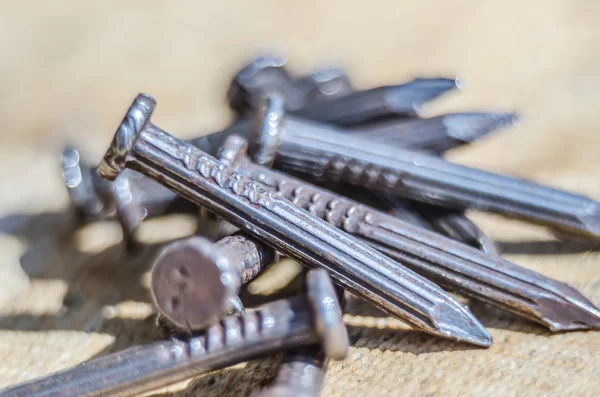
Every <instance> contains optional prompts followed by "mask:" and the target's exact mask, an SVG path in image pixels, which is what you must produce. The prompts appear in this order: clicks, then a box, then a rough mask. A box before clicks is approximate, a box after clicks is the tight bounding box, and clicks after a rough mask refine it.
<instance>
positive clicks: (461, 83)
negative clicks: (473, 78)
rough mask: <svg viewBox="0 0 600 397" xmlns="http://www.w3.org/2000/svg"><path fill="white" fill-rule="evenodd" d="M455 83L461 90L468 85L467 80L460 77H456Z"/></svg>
mask: <svg viewBox="0 0 600 397" xmlns="http://www.w3.org/2000/svg"><path fill="white" fill-rule="evenodd" d="M453 82H454V86H455V87H456V88H457V89H459V90H464V89H465V88H466V87H467V85H468V81H467V79H465V78H461V77H460V76H456V77H455V78H454V81H453Z"/></svg>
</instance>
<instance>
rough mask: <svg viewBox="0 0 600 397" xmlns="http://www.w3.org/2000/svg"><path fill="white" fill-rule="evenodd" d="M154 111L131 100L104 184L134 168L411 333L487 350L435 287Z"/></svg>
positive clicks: (483, 338)
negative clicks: (182, 136)
mask: <svg viewBox="0 0 600 397" xmlns="http://www.w3.org/2000/svg"><path fill="white" fill-rule="evenodd" d="M154 105H155V102H154V100H153V99H152V98H151V97H149V96H146V95H139V96H138V97H137V98H136V100H135V101H134V103H133V105H132V106H131V107H130V109H129V111H128V112H127V115H126V116H125V118H124V120H123V122H122V123H121V125H120V127H119V129H118V130H117V133H116V134H115V137H114V139H113V142H112V144H111V145H110V147H109V149H108V151H107V153H106V155H105V157H104V159H103V161H102V163H101V164H100V166H99V167H98V171H99V173H100V174H101V175H102V176H103V177H105V178H107V179H115V178H116V177H118V175H119V174H120V172H122V171H123V170H124V169H125V168H132V169H134V170H136V171H138V172H140V173H142V174H144V175H146V176H148V177H151V178H154V179H156V180H159V181H160V182H161V183H163V184H164V185H165V186H166V187H168V188H169V189H172V190H173V191H175V192H177V193H179V194H181V195H183V196H184V197H186V198H187V199H188V200H191V201H193V202H195V203H196V204H198V205H200V206H205V207H206V208H207V209H209V210H211V211H213V212H215V213H216V214H217V215H220V216H222V217H224V218H225V219H226V220H227V221H228V222H230V223H232V224H233V225H235V226H237V227H239V228H240V229H241V230H243V231H245V232H246V233H248V235H250V236H252V237H255V238H258V239H260V240H261V241H263V242H264V243H266V244H268V245H269V246H271V247H273V248H274V249H276V250H277V251H279V252H281V253H282V254H284V255H287V256H289V257H291V258H293V259H295V260H297V261H299V262H301V263H303V264H305V265H306V266H309V267H322V268H325V269H327V270H329V271H330V273H331V275H332V278H333V279H334V281H335V282H336V283H337V284H338V285H340V286H341V287H343V288H345V289H347V290H348V291H350V292H352V293H354V294H355V295H358V296H360V297H363V298H364V299H366V300H369V301H370V302H372V303H374V304H375V305H377V306H379V307H380V308H382V309H383V310H386V311H387V312H389V313H390V314H391V315H393V316H396V317H398V318H399V319H401V320H404V321H405V322H407V323H408V324H410V325H412V326H414V327H415V328H416V329H421V330H424V331H425V332H429V333H431V334H434V335H439V336H442V337H446V338H450V339H455V340H462V341H466V342H470V343H473V344H477V345H483V346H487V345H489V344H490V343H491V339H490V336H489V334H488V333H487V332H486V331H485V329H484V328H483V327H482V326H481V324H479V322H478V321H477V320H476V319H475V317H474V316H473V315H472V314H471V313H470V312H469V311H468V310H467V309H466V308H465V307H464V306H463V305H461V304H460V303H458V302H457V301H456V300H455V299H454V298H452V297H451V296H450V295H448V294H447V293H446V292H444V291H443V290H442V289H441V288H439V287H438V286H436V285H435V284H433V283H430V282H429V281H427V280H426V279H424V278H422V277H421V276H418V275H417V274H416V273H413V272H412V271H410V270H408V269H406V268H404V267H403V266H401V265H399V264H398V263H396V262H395V261H393V260H390V259H389V258H388V257H386V256H385V255H382V254H380V253H379V252H377V251H376V250H373V249H372V248H370V247H369V246H368V245H366V244H365V243H362V242H360V241H358V240H356V239H354V238H352V237H350V236H349V235H348V234H347V233H344V232H342V231H340V230H338V229H337V228H335V227H333V226H331V225H329V224H328V223H326V222H324V221H322V220H319V219H317V218H316V217H314V216H313V215H311V214H309V213H308V212H306V211H303V210H300V209H298V208H297V207H295V206H294V205H293V204H292V203H290V202H288V201H287V200H285V199H283V198H280V197H277V195H275V194H273V193H272V192H269V191H268V190H266V189H265V188H263V187H262V186H261V184H260V183H257V182H254V181H251V180H249V179H248V178H246V177H244V176H243V175H241V174H239V173H237V172H233V171H231V170H229V169H228V168H227V167H226V166H224V165H223V164H221V163H220V162H218V161H217V160H216V159H215V158H213V157H211V156H209V155H207V154H206V153H204V152H202V151H200V150H199V149H197V148H195V147H194V146H192V145H190V144H189V143H186V142H183V141H181V140H178V139H177V138H175V137H173V136H171V135H169V134H168V133H166V132H164V131H162V130H160V129H159V128H158V127H156V126H154V125H153V124H152V123H150V122H149V118H150V115H151V113H152V110H153V108H154Z"/></svg>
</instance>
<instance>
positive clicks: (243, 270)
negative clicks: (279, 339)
mask: <svg viewBox="0 0 600 397" xmlns="http://www.w3.org/2000/svg"><path fill="white" fill-rule="evenodd" d="M276 257H277V255H276V253H275V251H274V250H273V249H271V248H270V247H268V246H266V245H264V244H262V243H261V242H259V241H257V240H254V239H251V238H248V237H246V236H245V235H243V234H241V233H238V234H236V235H233V236H229V237H225V238H223V239H221V240H219V241H217V242H216V243H212V242H210V241H209V240H207V239H205V238H202V237H199V236H193V237H188V238H186V239H182V240H177V241H173V242H171V243H169V244H167V245H165V246H164V247H163V248H162V249H161V251H160V253H159V254H158V255H157V258H156V260H155V261H154V265H153V267H152V283H151V291H152V297H153V299H154V303H155V305H156V307H157V308H158V310H159V312H160V313H161V314H162V315H163V316H164V317H166V318H167V319H168V320H169V321H170V322H171V323H173V324H174V325H175V326H177V327H179V328H181V329H185V330H198V329H202V328H204V327H205V326H207V325H209V324H212V323H214V322H216V321H217V320H218V319H219V318H220V317H222V316H223V315H224V314H226V313H227V312H229V311H231V310H232V309H234V308H233V307H232V303H235V302H234V301H232V299H235V297H237V293H238V291H239V287H240V286H241V285H242V284H245V283H247V282H248V281H250V280H252V279H254V278H255V277H256V276H257V275H258V274H259V273H260V272H261V271H262V270H263V269H265V268H266V267H267V266H268V265H270V264H271V263H273V262H274V261H275V259H276Z"/></svg>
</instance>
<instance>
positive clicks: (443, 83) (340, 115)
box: [295, 78, 458, 126]
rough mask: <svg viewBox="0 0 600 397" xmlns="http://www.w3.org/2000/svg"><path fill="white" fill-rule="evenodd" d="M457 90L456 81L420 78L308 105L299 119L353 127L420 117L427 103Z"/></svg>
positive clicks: (298, 112)
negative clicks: (398, 117)
mask: <svg viewBox="0 0 600 397" xmlns="http://www.w3.org/2000/svg"><path fill="white" fill-rule="evenodd" d="M457 87H458V83H457V80H456V79H446V78H418V79H414V80H412V81H410V82H408V83H406V84H400V85H395V86H386V87H378V88H373V89H370V90H366V91H356V92H354V93H352V94H349V95H345V96H342V97H340V98H337V99H332V100H331V101H326V102H318V103H312V104H306V105H305V106H304V107H303V108H301V109H298V110H297V111H296V112H295V113H296V115H298V116H300V117H305V118H307V119H311V120H315V121H320V122H323V123H330V124H336V125H342V126H347V125H352V124H357V123H362V122H365V121H369V120H376V119H379V118H384V117H390V116H410V117H413V116H417V115H418V111H419V109H420V108H421V106H422V105H424V104H425V103H427V102H429V101H431V100H433V99H435V98H437V97H439V96H440V95H442V94H444V93H446V92H448V91H450V90H453V89H455V88H457Z"/></svg>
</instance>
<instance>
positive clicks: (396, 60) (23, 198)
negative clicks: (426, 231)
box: [0, 0, 600, 397]
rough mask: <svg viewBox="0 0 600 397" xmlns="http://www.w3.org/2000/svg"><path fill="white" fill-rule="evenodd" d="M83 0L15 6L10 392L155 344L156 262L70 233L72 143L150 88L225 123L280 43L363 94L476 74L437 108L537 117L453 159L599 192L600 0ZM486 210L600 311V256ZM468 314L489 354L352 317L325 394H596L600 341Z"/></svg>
mask: <svg viewBox="0 0 600 397" xmlns="http://www.w3.org/2000/svg"><path fill="white" fill-rule="evenodd" d="M27 3H30V4H27ZM80 3H81V4H80ZM80 3H77V4H74V3H72V2H67V1H64V0H61V1H55V2H53V3H52V5H48V6H45V5H40V4H38V3H37V2H35V6H34V3H33V2H19V3H17V2H13V3H12V4H6V5H4V7H3V12H2V15H0V24H1V26H3V32H4V33H3V35H2V36H1V37H2V39H0V51H1V53H2V54H3V62H2V64H3V68H2V73H0V87H2V90H0V117H1V118H2V120H3V127H4V128H3V131H2V134H0V142H1V145H0V164H1V165H2V167H1V168H0V181H1V183H2V186H3V189H2V195H1V197H0V250H1V252H2V257H1V258H0V280H2V287H1V288H0V313H1V315H2V318H0V386H6V385H9V384H13V383H16V382H18V381H23V380H26V379H31V378H33V377H36V376H40V375H43V374H46V373H49V372H51V371H54V370H58V369H61V368H65V367H68V366H70V365H73V364H76V363H78V362H80V361H82V360H86V359H88V358H90V357H93V356H96V355H99V354H103V353H105V352H107V351H115V350H118V349H122V348H124V347H126V346H130V345H132V344H134V343H138V342H142V341H147V340H150V339H152V338H154V337H156V335H155V331H154V330H153V326H152V323H151V321H150V320H147V319H146V318H147V317H148V315H149V314H150V312H151V307H150V304H149V302H150V300H149V295H148V291H147V285H148V279H147V276H142V277H140V273H143V270H144V269H145V268H147V260H145V258H144V257H142V258H140V260H138V261H137V263H128V261H127V260H126V259H124V256H123V253H122V251H121V249H120V247H119V246H118V245H117V243H118V241H119V233H120V231H119V228H118V226H117V225H115V224H110V223H108V224H95V225H91V226H89V227H86V228H85V229H82V230H79V231H78V232H77V233H75V234H71V233H69V230H70V228H69V224H68V219H67V218H66V217H65V216H64V214H63V211H64V209H65V208H66V204H67V195H66V193H65V191H64V190H63V188H62V186H61V182H60V176H59V173H58V169H59V161H58V158H57V156H58V149H59V147H60V146H61V145H62V143H63V142H64V141H66V140H69V141H70V142H74V143H76V144H78V145H79V146H81V147H82V149H84V151H86V152H87V153H89V155H90V157H91V158H94V159H95V158H98V157H99V156H100V155H101V154H102V153H103V151H104V150H105V149H106V147H107V145H108V142H109V140H110V138H111V137H112V134H113V133H114V129H115V128H116V126H117V125H118V123H119V122H120V119H121V117H122V115H123V112H124V110H125V109H126V108H127V107H128V106H129V104H130V102H131V100H132V99H133V97H134V96H135V95H136V94H137V93H138V92H139V91H142V90H143V91H146V92H148V93H150V94H152V95H154V96H155V97H156V98H157V99H158V101H159V102H160V108H159V111H157V112H156V114H155V115H154V116H153V120H154V121H155V122H156V123H157V124H158V125H161V126H164V128H166V129H168V130H169V131H171V132H173V133H174V134H176V135H178V136H179V137H191V136H193V135H194V134H195V133H196V132H197V131H199V130H201V131H207V132H208V131H211V130H214V129H218V128H221V127H223V126H224V124H225V123H226V122H227V121H228V119H229V117H230V116H231V115H230V113H229V112H228V110H227V108H226V106H225V99H224V98H225V90H226V87H227V84H228V79H229V77H230V75H231V74H232V73H233V72H234V71H235V70H236V69H237V68H238V67H239V66H240V65H241V64H242V63H243V62H244V60H246V59H247V58H248V57H250V56H251V55H252V54H254V53H255V52H256V50H260V49H263V48H267V46H268V45H269V44H271V43H275V44H277V45H278V46H280V48H283V49H285V50H286V51H287V52H288V55H289V57H290V61H291V65H290V66H291V68H292V69H293V70H294V71H296V72H298V73H302V72H306V71H308V70H309V68H310V67H311V66H312V65H313V64H314V63H325V62H327V61H331V60H332V61H334V62H337V63H338V64H339V65H342V66H345V65H348V69H349V72H350V73H351V75H352V78H353V79H354V80H356V82H357V85H359V86H361V87H370V86H374V85H377V84H390V83H393V82H396V81H402V80H407V79H409V78H411V77H414V76H415V75H421V74H423V75H438V74H450V75H454V74H459V75H461V76H464V77H466V78H467V81H468V83H469V84H468V87H467V89H465V90H464V91H463V92H460V93H458V94H454V95H450V96H447V97H445V98H443V99H441V100H439V101H436V102H435V103H433V104H432V105H431V106H429V107H428V108H427V109H426V113H427V114H428V115H435V114H437V113H439V112H440V111H442V110H447V111H464V110H480V109H487V108H490V109H496V110H514V109H517V110H519V111H520V112H521V114H522V116H523V121H522V123H521V125H520V126H519V127H517V128H513V129H510V130H507V131H505V132H502V133H500V134H497V135H493V136H491V137H490V138H488V139H486V140H485V141H483V142H481V143H478V144H477V145H476V146H473V147H471V148H466V149H464V150H460V151H457V152H455V153H453V154H452V155H451V157H452V158H453V159H454V160H457V161H460V162H462V163H465V164H470V165H477V166H481V167H483V168H485V169H487V170H492V171H496V172H505V173H509V174H512V175H518V176H521V177H527V178H530V179H533V180H535V181H538V182H543V183H547V184H550V185H553V186H556V187H561V188H565V189H569V190H572V191H574V192H579V193H584V194H587V195H589V196H590V197H593V198H595V199H597V200H598V199H600V178H598V172H599V171H600V156H598V152H597V151H598V147H600V135H599V134H598V130H599V129H600V117H599V116H598V109H600V99H599V96H598V94H597V93H598V92H599V91H600V55H598V54H597V52H596V51H594V50H593V49H594V48H597V47H598V45H599V44H600V26H598V24H597V23H596V21H597V18H598V17H599V16H600V4H597V2H594V1H566V0H564V1H559V2H553V3H548V2H541V1H537V0H536V1H533V2H528V3H527V4H519V5H518V6H517V5H515V6H512V7H509V6H507V5H506V4H505V3H499V2H477V1H471V0H469V1H467V0H462V1H455V2H445V3H443V4H442V3H440V2H434V1H433V0H427V1H422V2H408V1H402V2H397V1H375V2H371V3H370V7H369V9H368V10H365V9H364V3H363V2H358V1H352V2H345V4H346V8H345V9H340V8H339V7H340V6H339V2H333V1H327V2H323V1H316V0H310V1H304V2H300V3H293V4H292V3H290V4H288V5H285V6H283V5H281V4H279V3H280V2H276V1H259V2H253V3H252V4H250V3H248V2H241V1H240V2H225V3H223V2H219V3H214V4H208V3H205V4H198V3H196V2H189V3H187V4H186V3H180V5H166V3H165V5H152V4H150V5H149V4H148V3H147V2H144V3H143V4H144V6H143V7H142V3H141V2H140V3H139V4H137V5H133V3H130V4H122V2H103V3H98V2H96V3H93V4H91V3H90V4H87V5H85V4H83V2H80ZM46 7H48V8H46ZM265 21H268V22H269V23H265ZM25 22H26V23H25ZM475 219H476V220H477V221H479V223H480V224H481V226H482V228H483V229H484V230H485V231H487V232H488V233H490V234H491V235H492V236H494V237H496V238H498V239H499V240H500V241H501V244H500V245H501V247H502V248H504V250H505V251H508V252H509V254H507V257H508V258H509V259H511V260H513V261H514V262H516V263H518V264H521V265H524V266H527V267H529V268H532V269H534V270H537V271H539V272H542V273H544V274H546V275H548V276H551V277H554V278H557V279H559V280H563V281H567V282H570V283H573V284H574V285H576V286H577V287H578V288H579V289H580V290H581V291H582V292H583V293H584V294H585V295H586V296H588V297H589V298H590V299H591V300H592V301H593V302H594V303H595V304H596V305H600V254H598V253H597V252H591V251H584V252H576V251H580V248H581V246H580V245H579V244H576V243H572V244H564V243H560V244H559V243H556V242H552V241H550V242H548V241H544V240H548V239H550V238H551V235H550V234H549V233H548V232H546V231H544V230H543V229H540V228H537V227H532V226H528V225H524V224H522V223H517V222H514V221H510V222H509V221H505V220H502V219H500V218H497V217H492V216H480V215H477V216H476V217H475ZM192 229H193V224H192V222H191V221H190V219H187V218H182V217H179V218H177V219H171V220H156V221H152V222H150V223H149V224H147V225H144V227H143V230H142V234H143V236H144V239H145V241H147V242H149V243H151V242H157V241H159V240H164V239H167V238H169V237H176V236H182V235H185V234H187V233H189V232H191V230H192ZM533 253H535V255H533ZM27 274H29V277H30V280H31V281H29V282H28V281H27ZM65 298H66V299H65ZM63 301H65V303H67V305H66V306H65V305H63ZM472 309H473V311H474V312H475V313H476V314H478V315H480V316H481V318H482V322H483V323H484V324H485V325H486V326H488V327H489V330H490V333H491V334H492V336H493V337H494V341H495V343H494V345H493V346H492V347H491V348H490V349H487V350H481V349H470V348H468V347H466V346H463V345H458V344H453V343H449V342H444V341H440V340H438V339H435V338H432V337H429V336H425V335H422V334H418V333H414V332H410V331H408V330H406V329H405V328H404V327H403V326H402V325H401V324H400V323H399V322H397V321H395V320H391V319H388V318H385V317H380V314H379V313H377V312H375V311H374V310H373V309H371V308H369V307H367V306H358V307H355V308H354V309H353V310H352V313H353V314H351V315H347V316H346V321H347V324H348V325H349V326H350V333H351V335H352V340H353V347H352V350H351V353H350V357H349V359H348V360H347V361H345V362H343V363H334V364H333V365H332V366H331V369H330V370H329V372H328V374H327V379H326V381H325V389H324V393H323V394H324V395H325V396H341V395H344V396H364V395H373V396H388V395H389V396H396V395H399V394H402V395H405V396H458V395H473V396H488V395H500V396H505V395H519V396H523V395H530V396H538V395H557V396H558V395H560V396H564V395H576V396H587V395H589V396H592V395H597V390H598V387H599V386H600V376H599V375H600V338H599V337H598V336H599V335H600V334H598V333H591V332H590V333H585V332H578V333H569V334H562V335H553V336H549V334H547V333H546V331H545V330H544V329H542V328H541V327H538V326H536V325H532V324H530V323H527V322H525V321H522V320H519V319H517V318H515V317H514V316H512V315H509V314H504V313H502V312H500V311H498V310H496V309H491V308H489V307H486V306H482V305H479V304H473V305H472ZM273 372H274V368H273V362H272V361H270V360H267V361H259V362H253V363H250V364H248V365H246V366H238V367H235V368H232V369H228V370H224V371H221V372H218V373H216V374H211V375H207V376H203V377H200V378H199V379H196V380H194V381H192V383H191V384H189V385H180V386H179V387H177V388H170V391H167V392H157V393H155V395H157V396H167V395H172V394H171V393H175V395H176V396H178V397H188V396H192V395H195V393H197V392H200V391H202V393H201V394H202V395H207V396H228V395H231V396H237V395H244V394H248V393H249V392H250V390H252V389H253V388H256V387H257V386H259V385H263V384H266V382H268V380H269V378H270V377H271V376H272V375H273ZM176 390H178V391H176Z"/></svg>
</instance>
